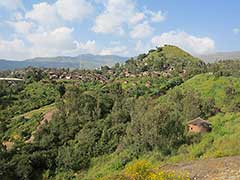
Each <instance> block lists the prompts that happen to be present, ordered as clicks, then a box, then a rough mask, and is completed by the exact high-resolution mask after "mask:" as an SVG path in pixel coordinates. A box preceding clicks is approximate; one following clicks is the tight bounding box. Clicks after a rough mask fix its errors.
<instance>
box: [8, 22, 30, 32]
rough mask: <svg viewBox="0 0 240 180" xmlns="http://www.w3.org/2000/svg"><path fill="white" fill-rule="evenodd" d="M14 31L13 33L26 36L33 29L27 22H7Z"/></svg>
mask: <svg viewBox="0 0 240 180" xmlns="http://www.w3.org/2000/svg"><path fill="white" fill-rule="evenodd" d="M7 23H8V24H9V25H10V26H11V27H13V28H14V29H15V32H17V33H20V34H28V33H29V32H30V31H31V29H32V28H33V23H31V22H27V21H17V22H7Z"/></svg>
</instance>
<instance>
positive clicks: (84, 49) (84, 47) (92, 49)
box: [71, 40, 98, 55]
mask: <svg viewBox="0 0 240 180" xmlns="http://www.w3.org/2000/svg"><path fill="white" fill-rule="evenodd" d="M76 44H77V48H76V49H75V50H73V51H72V52H71V54H75V55H78V54H80V53H92V54H97V52H98V51H97V48H96V41H95V40H88V41H87V42H86V43H82V42H78V41H76Z"/></svg>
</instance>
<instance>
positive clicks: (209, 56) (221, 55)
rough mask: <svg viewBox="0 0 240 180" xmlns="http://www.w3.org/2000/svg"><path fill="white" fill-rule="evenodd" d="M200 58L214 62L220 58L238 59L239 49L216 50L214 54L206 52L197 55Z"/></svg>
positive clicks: (239, 56)
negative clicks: (229, 50) (232, 50)
mask: <svg viewBox="0 0 240 180" xmlns="http://www.w3.org/2000/svg"><path fill="white" fill-rule="evenodd" d="M199 58H200V59H202V60H204V61H205V62H209V63H212V62H216V61H220V60H235V59H239V60H240V51H234V52H218V53H215V54H206V55H202V56H199Z"/></svg>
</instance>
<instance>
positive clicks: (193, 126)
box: [187, 117, 212, 133]
mask: <svg viewBox="0 0 240 180" xmlns="http://www.w3.org/2000/svg"><path fill="white" fill-rule="evenodd" d="M187 126H188V132H194V133H201V132H210V131H211V130H212V124H211V123H210V122H208V121H206V120H203V119H202V118H200V117H198V118H196V119H193V120H191V121H189V122H188V123H187Z"/></svg>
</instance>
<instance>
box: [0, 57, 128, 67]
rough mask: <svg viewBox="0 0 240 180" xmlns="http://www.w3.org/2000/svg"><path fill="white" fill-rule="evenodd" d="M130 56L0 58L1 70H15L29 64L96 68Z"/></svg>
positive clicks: (119, 61)
mask: <svg viewBox="0 0 240 180" xmlns="http://www.w3.org/2000/svg"><path fill="white" fill-rule="evenodd" d="M127 59H128V57H122V56H117V55H93V54H80V55H78V56H74V57H72V56H57V57H35V58H32V59H26V60H23V61H16V60H5V59H0V70H13V69H17V68H25V67H28V66H33V67H45V68H80V69H95V68H99V67H101V66H105V65H107V66H113V65H114V64H116V63H123V62H125V61H126V60H127Z"/></svg>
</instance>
